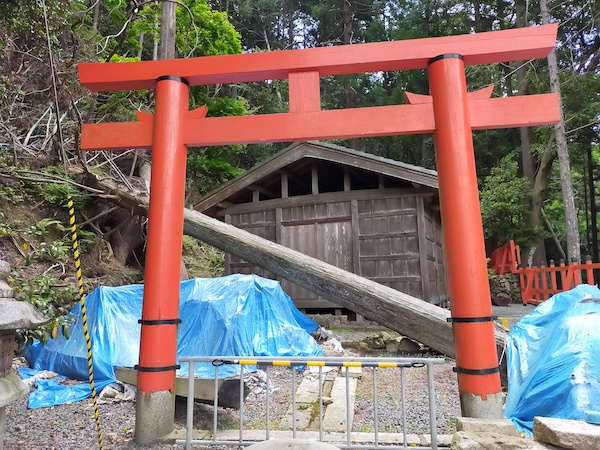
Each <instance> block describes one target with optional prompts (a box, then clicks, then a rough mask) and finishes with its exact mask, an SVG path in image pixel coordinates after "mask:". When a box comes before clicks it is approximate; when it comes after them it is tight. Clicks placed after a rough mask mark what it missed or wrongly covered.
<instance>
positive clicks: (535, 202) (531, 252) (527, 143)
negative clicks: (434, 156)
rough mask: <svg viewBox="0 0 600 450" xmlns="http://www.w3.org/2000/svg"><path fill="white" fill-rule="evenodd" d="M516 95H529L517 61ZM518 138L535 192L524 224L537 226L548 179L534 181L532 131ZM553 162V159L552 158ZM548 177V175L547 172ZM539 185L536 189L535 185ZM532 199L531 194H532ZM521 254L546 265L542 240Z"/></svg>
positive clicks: (520, 12) (520, 19) (523, 130)
mask: <svg viewBox="0 0 600 450" xmlns="http://www.w3.org/2000/svg"><path fill="white" fill-rule="evenodd" d="M523 6H524V5H522V6H521V7H518V6H517V8H516V13H517V17H516V25H517V28H523V27H526V26H527V20H526V18H525V10H524V9H523ZM516 64H517V67H518V68H517V95H527V94H529V87H528V86H527V64H526V62H525V61H517V62H516ZM508 95H512V92H509V94H508ZM519 137H520V140H521V170H522V171H523V176H524V177H527V179H528V180H529V183H530V184H531V187H532V190H535V192H536V194H535V196H536V198H535V199H533V198H532V200H531V210H530V211H529V217H527V219H526V223H527V224H528V225H530V226H539V225H540V224H541V223H542V220H543V218H542V204H543V201H544V200H545V199H546V194H547V192H548V181H549V180H548V179H536V175H535V169H534V166H535V162H534V159H533V155H532V154H531V150H530V149H531V143H532V141H533V129H532V128H531V127H520V128H519ZM552 160H554V158H552ZM550 167H552V161H550ZM545 174H546V173H545ZM547 175H548V176H549V175H550V173H549V172H547ZM536 182H537V183H541V185H538V186H537V187H536V186H535V184H536ZM532 197H533V193H532ZM523 254H524V255H527V257H526V258H525V260H526V261H530V262H531V265H533V266H538V267H540V266H541V265H546V264H547V262H546V259H547V257H546V247H545V245H544V240H543V239H542V238H538V239H536V240H535V242H534V243H533V245H532V246H530V247H523Z"/></svg>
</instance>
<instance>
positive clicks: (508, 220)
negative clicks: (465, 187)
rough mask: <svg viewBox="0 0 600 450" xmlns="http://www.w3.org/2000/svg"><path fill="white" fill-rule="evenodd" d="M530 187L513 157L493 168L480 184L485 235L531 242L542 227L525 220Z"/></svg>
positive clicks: (527, 211) (519, 241)
mask: <svg viewBox="0 0 600 450" xmlns="http://www.w3.org/2000/svg"><path fill="white" fill-rule="evenodd" d="M530 197H531V188H530V184H529V181H528V180H527V179H526V178H523V177H519V176H518V175H517V163H516V162H514V161H513V160H512V159H511V158H510V157H505V158H504V159H502V160H501V161H500V165H499V166H498V167H495V168H493V169H492V170H491V171H490V175H488V176H487V177H486V178H485V179H484V181H483V185H482V188H481V194H480V200H481V219H482V222H483V229H484V235H485V238H486V239H487V238H490V237H491V236H496V237H497V238H498V242H499V243H500V244H503V243H506V242H508V241H509V240H511V239H514V241H515V242H516V243H518V244H520V245H528V244H531V243H532V242H533V241H534V240H535V239H536V238H537V237H538V236H539V237H543V236H544V233H543V230H542V229H541V228H539V227H538V228H533V227H530V226H528V225H527V224H526V218H527V215H528V213H529V208H530V207H529V200H530Z"/></svg>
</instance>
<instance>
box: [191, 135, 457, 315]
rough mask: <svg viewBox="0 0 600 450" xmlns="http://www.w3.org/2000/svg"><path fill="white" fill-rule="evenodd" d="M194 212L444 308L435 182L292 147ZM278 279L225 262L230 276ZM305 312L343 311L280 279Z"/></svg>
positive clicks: (383, 163) (354, 157) (423, 174)
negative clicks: (325, 309) (242, 274)
mask: <svg viewBox="0 0 600 450" xmlns="http://www.w3.org/2000/svg"><path fill="white" fill-rule="evenodd" d="M195 209H196V210H197V211H200V212H203V213H205V214H207V215H209V216H212V217H216V218H218V219H220V220H224V221H225V222H227V223H230V224H232V225H234V226H236V227H238V228H240V229H243V230H246V231H249V232H251V233H253V234H255V235H258V236H261V237H263V238H266V239H269V240H271V241H273V242H277V243H278V244H281V245H284V246H286V247H289V248H292V249H294V250H298V251H300V252H302V253H304V254H306V255H309V256H313V257H315V258H318V259H320V260H322V261H324V262H327V263H329V264H332V265H335V266H337V267H340V268H342V269H345V270H347V271H350V272H354V273H355V274H357V275H360V276H363V277H365V278H368V279H370V280H373V281H377V282H379V283H381V284H384V285H386V286H389V287H392V288H393V289H396V290H399V291H402V292H404V293H406V294H409V295H412V296H414V297H418V298H421V299H423V300H425V301H428V302H430V303H434V304H444V303H445V302H446V300H447V292H446V272H445V266H444V258H443V253H442V232H441V231H442V230H441V219H440V211H439V202H438V180H437V173H436V172H435V171H433V170H429V169H424V168H421V167H417V166H413V165H410V164H404V163H401V162H397V161H394V160H391V159H386V158H381V157H377V156H374V155H371V154H368V153H363V152H358V151H355V150H351V149H348V148H344V147H340V146H337V145H332V144H326V143H322V142H316V141H308V142H303V143H296V144H293V145H291V146H289V147H287V148H286V149H284V150H282V151H281V152H279V153H278V154H276V155H274V156H273V157H272V158H270V159H269V160H267V161H265V162H263V163H261V164H259V165H257V166H255V167H254V168H252V169H250V170H248V171H247V172H246V173H245V174H244V175H242V176H240V177H238V178H236V179H234V180H232V181H230V182H229V183H227V184H225V185H224V186H223V187H221V188H220V189H218V190H216V191H214V192H212V193H210V194H209V195H207V196H206V197H205V198H204V199H202V201H201V202H200V203H199V204H198V205H196V207H195ZM232 273H255V274H257V275H260V276H263V277H268V278H274V276H273V275H272V274H271V273H269V272H267V271H265V270H263V269H262V268H260V267H256V266H254V265H253V264H251V263H248V262H245V261H244V260H242V259H240V258H237V257H234V256H232V255H226V257H225V274H232ZM280 282H281V285H282V287H283V289H284V290H285V291H286V292H287V294H288V295H289V296H290V297H291V298H292V299H293V300H294V303H295V304H296V306H297V307H298V308H301V309H305V310H306V309H322V308H339V306H337V305H335V304H334V303H332V302H330V301H327V300H325V299H323V298H320V297H319V296H318V295H316V294H313V293H312V292H310V291H308V290H306V289H304V288H303V287H301V286H297V285H295V284H293V283H291V282H289V281H287V280H284V279H280Z"/></svg>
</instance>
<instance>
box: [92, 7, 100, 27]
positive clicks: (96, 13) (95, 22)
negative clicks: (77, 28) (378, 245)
mask: <svg viewBox="0 0 600 450" xmlns="http://www.w3.org/2000/svg"><path fill="white" fill-rule="evenodd" d="M92 3H93V7H94V13H93V18H92V29H93V30H94V31H98V17H99V16H100V0H92Z"/></svg>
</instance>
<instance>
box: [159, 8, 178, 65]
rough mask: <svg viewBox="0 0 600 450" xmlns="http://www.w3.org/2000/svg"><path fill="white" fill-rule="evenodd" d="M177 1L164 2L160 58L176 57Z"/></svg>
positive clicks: (161, 21)
mask: <svg viewBox="0 0 600 450" xmlns="http://www.w3.org/2000/svg"><path fill="white" fill-rule="evenodd" d="M176 12H177V3H175V2H171V1H166V2H163V4H162V16H161V18H160V44H159V46H158V59H175V25H176V16H175V14H176Z"/></svg>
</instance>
